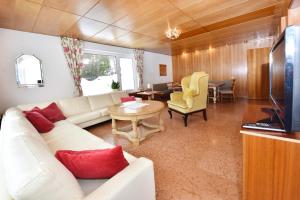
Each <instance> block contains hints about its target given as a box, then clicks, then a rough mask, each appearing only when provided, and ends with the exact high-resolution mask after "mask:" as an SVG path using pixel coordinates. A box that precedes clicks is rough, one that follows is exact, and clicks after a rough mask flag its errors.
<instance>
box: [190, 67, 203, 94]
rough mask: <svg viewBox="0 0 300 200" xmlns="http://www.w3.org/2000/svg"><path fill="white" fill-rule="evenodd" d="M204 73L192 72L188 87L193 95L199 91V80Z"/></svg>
mask: <svg viewBox="0 0 300 200" xmlns="http://www.w3.org/2000/svg"><path fill="white" fill-rule="evenodd" d="M206 75H207V74H206V73H205V72H194V73H193V74H192V76H191V81H190V86H189V88H190V89H191V90H193V92H194V95H198V94H199V93H200V87H201V84H199V80H200V79H201V78H202V77H204V76H206Z"/></svg>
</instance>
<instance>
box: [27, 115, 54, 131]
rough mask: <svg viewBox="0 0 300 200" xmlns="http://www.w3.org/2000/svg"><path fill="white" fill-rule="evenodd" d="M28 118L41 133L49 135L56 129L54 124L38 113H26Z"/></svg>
mask: <svg viewBox="0 0 300 200" xmlns="http://www.w3.org/2000/svg"><path fill="white" fill-rule="evenodd" d="M24 113H25V116H26V118H27V119H28V120H29V121H30V122H31V124H32V125H33V126H34V127H35V128H36V129H37V131H38V132H40V133H47V132H49V131H51V130H52V129H53V128H54V124H53V123H52V122H51V121H49V120H48V119H47V118H46V117H44V116H43V115H42V114H41V113H39V112H37V111H31V112H29V111H25V112H24Z"/></svg>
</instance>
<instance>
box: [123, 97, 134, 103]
mask: <svg viewBox="0 0 300 200" xmlns="http://www.w3.org/2000/svg"><path fill="white" fill-rule="evenodd" d="M128 101H135V97H133V96H130V97H121V102H122V103H125V102H128Z"/></svg>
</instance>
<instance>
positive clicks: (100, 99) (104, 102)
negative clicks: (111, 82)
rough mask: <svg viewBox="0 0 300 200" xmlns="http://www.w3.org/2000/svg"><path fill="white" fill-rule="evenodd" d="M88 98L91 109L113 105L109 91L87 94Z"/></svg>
mask: <svg viewBox="0 0 300 200" xmlns="http://www.w3.org/2000/svg"><path fill="white" fill-rule="evenodd" d="M88 100H89V103H90V106H91V109H92V110H93V111H94V110H98V109H102V108H105V107H109V106H112V105H114V102H113V99H112V96H111V94H110V93H108V94H100V95H95V96H88Z"/></svg>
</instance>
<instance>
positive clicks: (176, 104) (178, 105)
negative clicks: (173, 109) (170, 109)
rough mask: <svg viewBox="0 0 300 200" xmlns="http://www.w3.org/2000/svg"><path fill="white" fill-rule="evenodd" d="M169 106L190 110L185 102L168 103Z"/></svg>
mask: <svg viewBox="0 0 300 200" xmlns="http://www.w3.org/2000/svg"><path fill="white" fill-rule="evenodd" d="M168 105H173V106H177V107H180V108H183V109H187V108H188V106H187V104H186V103H185V101H183V100H177V101H168Z"/></svg>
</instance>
